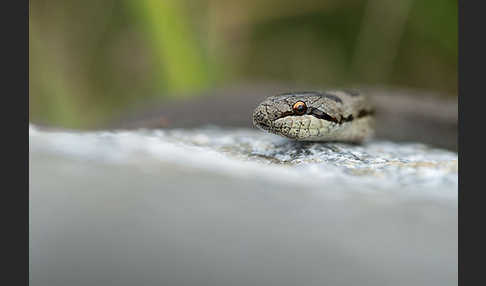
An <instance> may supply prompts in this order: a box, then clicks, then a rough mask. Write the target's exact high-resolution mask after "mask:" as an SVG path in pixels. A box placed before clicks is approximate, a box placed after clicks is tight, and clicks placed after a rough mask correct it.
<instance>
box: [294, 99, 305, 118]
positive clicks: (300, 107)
mask: <svg viewBox="0 0 486 286" xmlns="http://www.w3.org/2000/svg"><path fill="white" fill-rule="evenodd" d="M292 110H294V113H295V114H297V115H302V114H304V113H305V112H306V111H307V105H305V103H304V102H302V101H297V102H296V103H294V105H293V106H292Z"/></svg>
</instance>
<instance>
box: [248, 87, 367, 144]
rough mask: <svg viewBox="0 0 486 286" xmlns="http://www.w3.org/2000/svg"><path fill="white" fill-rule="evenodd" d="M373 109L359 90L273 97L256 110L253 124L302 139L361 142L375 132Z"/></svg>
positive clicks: (286, 94)
mask: <svg viewBox="0 0 486 286" xmlns="http://www.w3.org/2000/svg"><path fill="white" fill-rule="evenodd" d="M373 114H374V110H373V108H372V106H371V104H370V102H369V100H368V98H367V97H366V96H365V95H364V94H362V93H360V92H358V91H348V90H332V91H326V92H316V91H307V92H292V93H283V94H279V95H274V96H270V97H268V98H267V99H265V100H264V101H263V102H261V103H260V104H259V105H258V106H257V107H256V109H255V110H254V112H253V124H254V126H256V127H258V128H259V129H262V130H264V131H266V132H270V133H273V134H277V135H280V136H284V137H287V138H291V139H295V140H299V141H342V142H361V141H363V140H365V139H367V138H369V137H371V136H372V135H373V123H374V116H373Z"/></svg>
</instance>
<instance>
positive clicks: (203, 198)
mask: <svg viewBox="0 0 486 286" xmlns="http://www.w3.org/2000/svg"><path fill="white" fill-rule="evenodd" d="M29 133H30V136H29V137H30V139H29V140H30V188H31V191H30V192H31V202H30V219H31V225H30V234H31V235H30V240H31V241H30V244H31V246H30V249H31V251H30V260H31V277H30V279H31V283H32V285H115V284H116V285H135V284H137V285H358V284H359V285H455V284H457V192H458V190H457V188H458V176H457V171H458V163H457V154H456V153H454V152H450V151H445V150H441V149H433V148H429V147H427V146H425V145H422V144H416V143H400V144H398V143H393V142H387V141H370V142H366V143H365V144H363V145H349V144H343V143H326V144H322V143H299V142H293V141H289V140H287V139H284V138H280V137H277V136H274V135H271V134H263V133H261V132H259V131H256V130H250V129H237V130H235V129H219V128H216V127H208V128H198V129H175V130H138V131H99V132H82V133H81V132H74V131H42V130H40V129H38V128H37V127H35V126H31V127H30V130H29Z"/></svg>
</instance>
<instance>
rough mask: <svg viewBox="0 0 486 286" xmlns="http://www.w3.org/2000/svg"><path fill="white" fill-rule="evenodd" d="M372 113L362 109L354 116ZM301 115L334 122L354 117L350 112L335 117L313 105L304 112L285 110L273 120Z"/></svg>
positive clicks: (350, 119) (341, 121) (359, 116)
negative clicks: (296, 112) (345, 115)
mask: <svg viewBox="0 0 486 286" xmlns="http://www.w3.org/2000/svg"><path fill="white" fill-rule="evenodd" d="M373 114H374V111H373V110H366V109H362V110H360V111H359V112H358V115H357V116H356V118H362V117H365V116H370V115H373ZM303 115H312V116H314V117H315V118H317V119H323V120H326V121H330V122H334V123H336V124H342V123H345V122H350V121H353V120H354V119H355V118H354V117H353V115H352V114H350V115H349V116H347V117H344V116H340V117H339V118H335V117H333V116H331V115H329V114H327V113H325V112H324V111H322V110H320V109H317V108H314V107H309V108H308V109H307V111H306V112H305V113H304V114H295V113H294V112H292V111H286V112H284V113H282V114H281V115H280V116H279V117H277V118H276V119H275V120H278V119H281V118H285V117H288V116H303Z"/></svg>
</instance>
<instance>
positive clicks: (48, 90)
mask: <svg viewBox="0 0 486 286" xmlns="http://www.w3.org/2000/svg"><path fill="white" fill-rule="evenodd" d="M457 6H458V3H457V1H456V0H425V1H424V0H416V1H414V0H369V1H364V0H327V1H319V0H300V1H287V0H264V1H262V0H246V1H235V0H84V1H79V0H78V1H74V0H31V1H30V22H29V27H30V36H29V40H30V43H29V56H30V59H29V62H30V63H29V67H30V69H29V85H30V86H29V88H30V120H31V122H36V123H44V124H53V125H57V126H63V127H71V128H90V127H96V126H99V125H100V124H102V123H103V122H105V121H106V120H108V119H109V118H112V117H113V116H115V115H117V114H121V113H123V112H124V110H126V108H128V107H130V106H132V105H134V104H137V103H138V102H142V101H144V100H153V99H157V98H160V100H163V99H167V98H171V97H174V95H177V96H179V97H180V96H182V95H184V94H197V93H198V92H201V91H207V90H211V89H213V88H217V87H222V86H230V85H234V84H239V83H261V82H285V83H291V84H304V85H305V84H309V85H313V86H315V85H322V86H330V85H331V86H332V85H335V86H343V85H350V84H352V85H387V86H405V87H413V88H422V89H430V90H434V91H439V92H441V93H443V94H445V95H446V96H457Z"/></svg>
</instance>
